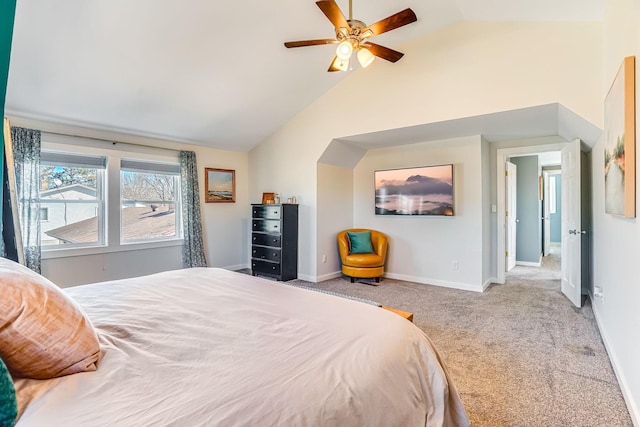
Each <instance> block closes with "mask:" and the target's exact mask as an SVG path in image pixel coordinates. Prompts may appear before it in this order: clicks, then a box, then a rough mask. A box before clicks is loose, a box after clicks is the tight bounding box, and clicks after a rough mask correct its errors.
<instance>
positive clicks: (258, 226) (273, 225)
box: [253, 219, 282, 233]
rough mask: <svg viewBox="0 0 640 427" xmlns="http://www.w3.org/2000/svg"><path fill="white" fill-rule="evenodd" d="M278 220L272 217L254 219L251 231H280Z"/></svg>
mask: <svg viewBox="0 0 640 427" xmlns="http://www.w3.org/2000/svg"><path fill="white" fill-rule="evenodd" d="M281 228H282V227H281V223H280V221H277V220H274V219H254V220H253V231H262V232H265V233H280V231H281Z"/></svg>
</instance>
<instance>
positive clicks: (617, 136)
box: [604, 56, 636, 218]
mask: <svg viewBox="0 0 640 427" xmlns="http://www.w3.org/2000/svg"><path fill="white" fill-rule="evenodd" d="M635 116H636V113H635V57H633V56H629V57H627V58H625V59H624V61H623V63H622V66H621V67H620V69H619V70H618V73H617V74H616V77H615V79H614V81H613V84H612V85H611V89H609V93H608V94H607V97H606V99H605V102H604V201H605V203H604V206H605V212H606V213H608V214H613V215H620V216H623V217H626V218H634V217H635V216H636V210H635V209H636V198H635V197H636V188H635V183H636V175H635V169H636V168H635V158H636V154H635V149H636V129H635V119H636V117H635Z"/></svg>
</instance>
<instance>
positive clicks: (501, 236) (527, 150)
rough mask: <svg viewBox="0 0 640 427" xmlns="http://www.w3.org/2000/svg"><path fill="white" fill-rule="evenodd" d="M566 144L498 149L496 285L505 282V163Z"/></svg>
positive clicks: (559, 149)
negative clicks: (514, 158)
mask: <svg viewBox="0 0 640 427" xmlns="http://www.w3.org/2000/svg"><path fill="white" fill-rule="evenodd" d="M567 144H568V142H560V143H553V144H540V145H527V146H523V147H512V148H500V149H498V150H496V151H497V154H496V169H497V171H496V180H497V184H498V188H497V191H496V207H497V208H496V211H497V216H496V236H497V238H496V258H495V259H496V283H500V284H504V282H505V257H504V254H505V236H506V233H505V226H506V216H505V209H506V206H505V192H506V189H505V187H506V185H505V180H504V173H505V162H506V161H507V160H509V159H510V158H511V157H515V156H523V155H527V154H531V155H533V154H538V153H545V152H547V151H561V150H562V149H563V148H564V147H566V146H567Z"/></svg>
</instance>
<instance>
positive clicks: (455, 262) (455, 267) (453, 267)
mask: <svg viewBox="0 0 640 427" xmlns="http://www.w3.org/2000/svg"><path fill="white" fill-rule="evenodd" d="M451 269H452V270H457V269H458V261H451Z"/></svg>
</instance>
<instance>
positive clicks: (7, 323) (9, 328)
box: [0, 258, 100, 379]
mask: <svg viewBox="0 0 640 427" xmlns="http://www.w3.org/2000/svg"><path fill="white" fill-rule="evenodd" d="M99 355H100V345H99V343H98V336H97V334H96V332H95V330H94V329H93V326H92V325H91V323H90V322H89V319H88V318H87V317H86V315H85V314H84V312H83V311H82V309H81V308H80V306H79V305H78V303H76V302H75V301H74V300H72V299H71V297H69V296H67V295H65V293H64V291H62V289H60V288H59V287H57V286H56V285H54V284H53V283H51V282H50V281H49V280H47V279H46V278H44V277H42V276H41V275H39V274H37V273H35V272H34V271H31V270H30V269H28V268H27V267H25V266H23V265H20V264H18V263H15V262H13V261H11V260H8V259H5V258H0V358H2V359H3V360H4V362H5V364H6V365H7V368H9V371H10V372H11V374H12V375H13V376H14V377H17V378H35V379H46V378H54V377H61V376H63V375H69V374H75V373H77V372H85V371H95V370H96V363H97V361H98V357H99Z"/></svg>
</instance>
